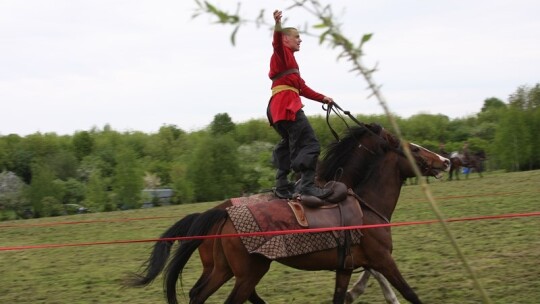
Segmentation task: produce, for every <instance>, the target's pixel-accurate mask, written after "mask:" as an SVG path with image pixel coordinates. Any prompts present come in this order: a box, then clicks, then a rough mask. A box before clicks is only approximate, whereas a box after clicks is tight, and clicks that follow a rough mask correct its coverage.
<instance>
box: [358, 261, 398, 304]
mask: <svg viewBox="0 0 540 304" xmlns="http://www.w3.org/2000/svg"><path fill="white" fill-rule="evenodd" d="M366 272H368V273H370V272H371V274H373V277H374V278H376V279H377V282H379V286H381V290H382V292H383V295H384V299H385V300H386V303H388V304H399V300H398V298H397V296H396V293H395V292H394V290H392V287H391V286H390V283H389V282H388V280H387V279H386V278H385V277H384V276H383V275H382V274H380V273H379V272H377V271H375V270H369V269H368V270H367V271H366Z"/></svg>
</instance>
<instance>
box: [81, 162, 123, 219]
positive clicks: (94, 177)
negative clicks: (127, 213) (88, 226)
mask: <svg viewBox="0 0 540 304" xmlns="http://www.w3.org/2000/svg"><path fill="white" fill-rule="evenodd" d="M107 187H108V181H107V179H106V178H104V177H103V176H102V175H101V171H100V170H99V169H96V170H94V171H92V172H91V173H90V176H89V179H88V184H87V185H86V191H85V200H84V204H85V206H86V207H87V208H89V209H90V210H92V211H113V210H115V209H116V208H115V207H114V206H113V204H112V203H111V202H110V201H109V199H108V194H107Z"/></svg>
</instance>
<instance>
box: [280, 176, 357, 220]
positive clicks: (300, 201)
mask: <svg viewBox="0 0 540 304" xmlns="http://www.w3.org/2000/svg"><path fill="white" fill-rule="evenodd" d="M324 188H326V189H331V190H332V194H331V195H330V196H329V197H327V198H325V199H320V198H318V197H314V196H302V195H300V196H298V197H297V198H296V199H295V200H291V201H289V202H288V204H289V206H290V207H291V210H292V212H293V213H294V216H295V218H296V220H297V222H298V224H299V225H300V226H301V227H304V228H328V227H342V226H359V225H362V216H363V214H362V209H361V208H360V203H359V202H358V199H357V197H356V194H355V193H354V192H353V191H352V190H351V189H348V188H347V186H346V185H345V184H343V183H340V182H335V181H332V182H329V183H327V184H326V185H325V186H324Z"/></svg>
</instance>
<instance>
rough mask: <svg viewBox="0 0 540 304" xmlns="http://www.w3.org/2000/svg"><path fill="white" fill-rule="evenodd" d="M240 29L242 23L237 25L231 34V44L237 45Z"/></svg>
mask: <svg viewBox="0 0 540 304" xmlns="http://www.w3.org/2000/svg"><path fill="white" fill-rule="evenodd" d="M238 29H240V25H238V26H236V27H235V28H234V31H233V32H232V34H231V44H232V45H234V46H236V33H237V32H238Z"/></svg>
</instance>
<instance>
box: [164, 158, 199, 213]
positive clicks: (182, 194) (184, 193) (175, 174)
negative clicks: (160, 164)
mask: <svg viewBox="0 0 540 304" xmlns="http://www.w3.org/2000/svg"><path fill="white" fill-rule="evenodd" d="M170 175H171V179H172V189H173V190H174V198H173V202H174V203H176V204H185V203H191V202H193V200H194V198H195V193H194V189H193V184H192V183H191V181H190V180H189V179H188V176H187V168H186V166H185V165H184V164H182V163H174V164H173V165H172V168H171V173H170Z"/></svg>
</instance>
